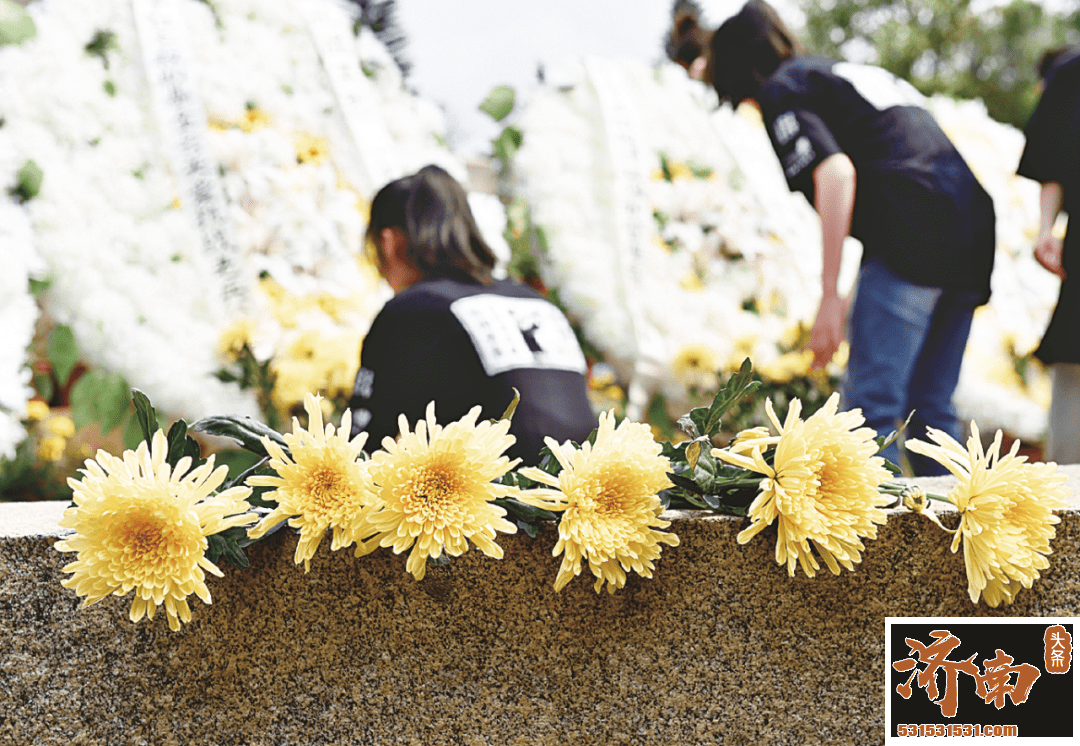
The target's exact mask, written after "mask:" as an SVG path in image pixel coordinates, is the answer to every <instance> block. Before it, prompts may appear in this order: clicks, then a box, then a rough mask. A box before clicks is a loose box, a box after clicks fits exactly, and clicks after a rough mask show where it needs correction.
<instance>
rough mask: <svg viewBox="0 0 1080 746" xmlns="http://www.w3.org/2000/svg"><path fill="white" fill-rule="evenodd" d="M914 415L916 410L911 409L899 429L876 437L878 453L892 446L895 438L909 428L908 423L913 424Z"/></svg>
mask: <svg viewBox="0 0 1080 746" xmlns="http://www.w3.org/2000/svg"><path fill="white" fill-rule="evenodd" d="M914 416H915V410H914V409H913V410H911V412H910V413H909V414H908V416H907V419H906V420H904V421H903V422H902V423H901V424H900V427H898V428H897V429H895V430H893V431H892V432H891V433H889V434H888V435H886V436H883V437H879V438H874V442H875V443H877V446H878V449H877V452H878V453H881V452H882V451H884V450H885V449H886V448H888V447H889V446H890V445H891V444H892V442H893V441H894V440H896V439H897V438H899V437H900V433H902V432H904V431H905V430H907V428H908V425H910V424H911V418H912V417H914ZM893 466H896V465H895V464H893ZM896 468H899V467H896ZM897 473H899V472H897Z"/></svg>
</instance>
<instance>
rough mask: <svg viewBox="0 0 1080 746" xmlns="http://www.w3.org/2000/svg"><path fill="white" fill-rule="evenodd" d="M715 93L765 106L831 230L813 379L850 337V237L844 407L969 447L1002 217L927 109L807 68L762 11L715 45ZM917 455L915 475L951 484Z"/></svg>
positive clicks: (792, 172) (897, 87) (818, 66)
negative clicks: (858, 256)
mask: <svg viewBox="0 0 1080 746" xmlns="http://www.w3.org/2000/svg"><path fill="white" fill-rule="evenodd" d="M705 80H706V81H708V82H709V83H711V84H712V86H713V87H714V88H715V89H716V92H717V93H718V94H719V96H720V100H721V101H722V102H724V101H726V102H729V103H731V104H732V105H738V104H739V103H740V102H742V101H754V102H756V103H757V104H758V106H759V107H760V109H761V114H762V117H763V119H764V122H765V126H766V128H767V130H768V134H769V138H770V140H771V141H772V145H773V149H774V151H775V152H776V155H777V157H778V158H779V159H780V163H781V165H782V167H783V170H784V174H785V176H786V177H787V182H788V186H789V187H790V188H791V189H792V190H793V191H798V192H801V193H802V194H804V195H805V196H806V198H807V199H808V200H809V201H810V203H811V204H812V205H814V207H815V209H816V210H817V213H818V215H819V216H820V218H821V238H822V249H823V269H822V298H821V304H820V306H819V308H818V312H817V317H816V318H815V320H814V325H813V328H812V330H811V337H810V345H809V346H810V349H811V350H812V351H813V353H814V365H815V367H822V366H824V365H825V364H826V363H827V362H828V361H829V360H831V359H832V356H833V353H835V352H836V350H837V348H838V346H839V345H840V342H841V341H842V340H843V338H844V336H845V325H844V318H845V312H846V310H847V308H846V307H847V303H846V300H845V299H843V298H841V297H840V295H839V294H838V292H837V276H838V273H839V269H840V258H841V253H842V250H843V242H844V238H845V237H846V236H848V235H849V234H850V235H852V236H854V237H855V238H858V239H859V240H861V241H862V244H863V257H862V266H861V269H860V272H859V279H858V284H857V288H856V294H855V300H854V305H853V307H852V309H851V314H850V320H849V324H850V326H849V329H848V334H849V337H850V358H849V362H848V368H847V372H846V374H845V379H844V382H843V384H842V386H841V397H842V401H843V406H844V407H845V408H848V409H854V408H860V409H862V411H863V414H864V416H865V417H866V421H867V424H868V425H869V426H870V427H872V428H874V429H875V430H877V431H878V433H879V434H882V435H884V434H887V433H888V432H890V431H891V430H892V429H894V428H895V427H896V425H897V424H898V423H899V422H901V421H902V420H904V419H905V418H906V417H907V415H908V413H909V412H911V411H912V410H914V412H915V414H914V417H913V419H912V421H911V427H910V428H909V430H908V433H907V435H908V437H920V438H921V437H923V435H924V433H925V429H926V427H928V426H929V427H935V428H937V429H939V430H944V431H946V432H948V433H949V434H951V435H952V436H953V437H956V438H958V439H961V440H962V436H961V432H960V428H959V426H958V423H957V420H956V414H955V410H954V408H953V404H952V395H953V392H954V390H955V389H956V385H957V382H958V380H959V376H960V361H961V358H962V357H963V353H964V347H965V344H966V342H967V338H968V333H969V331H970V328H971V319H972V314H973V312H974V310H975V308H976V307H977V306H979V305H981V304H983V303H985V302H986V301H987V300H989V298H990V272H991V269H992V267H993V262H994V206H993V202H992V201H991V199H990V196H989V195H988V194H987V193H986V190H984V189H983V188H982V186H981V185H980V184H979V183H978V181H976V179H975V176H974V175H973V174H972V172H971V170H970V169H969V168H968V166H967V164H966V163H964V160H963V158H961V156H960V154H959V153H958V152H957V150H956V148H955V147H954V146H953V144H952V143H951V142H950V141H949V139H948V138H947V137H946V136H945V134H944V133H943V132H942V131H941V128H940V127H938V125H937V124H936V123H935V121H934V119H933V117H932V116H931V115H930V113H929V112H928V111H927V110H926V109H925V108H924V107H923V105H922V103H923V98H922V96H921V95H920V94H919V93H918V92H917V91H916V90H915V89H914V88H913V87H912V86H911V85H909V84H908V83H906V82H904V81H901V80H899V79H897V78H895V77H893V76H892V74H890V73H888V72H886V71H885V70H883V69H881V68H878V67H871V66H866V65H857V64H852V63H847V62H837V61H835V60H830V59H824V58H821V57H815V56H810V55H808V54H806V52H805V50H804V48H803V46H802V44H801V43H800V41H799V39H798V38H797V37H796V36H795V35H794V34H793V33H792V32H791V31H790V30H789V29H788V28H787V27H786V26H785V25H784V23H783V22H782V21H781V20H780V18H779V16H778V15H777V14H776V12H775V11H774V10H773V8H772V7H770V6H769V5H768V4H766V3H764V2H761V1H760V0H751V1H750V2H748V3H746V5H744V6H743V8H742V9H741V10H740V11H739V12H738V13H737V14H736V15H735V16H733V17H732V18H730V19H728V20H727V21H725V22H724V23H723V24H722V25H721V26H720V28H718V29H717V30H716V32H715V33H714V34H713V36H712V38H711V39H710V41H709V53H708V60H707V63H706V71H705ZM884 455H885V456H886V457H887V458H889V459H890V460H892V461H894V462H895V461H898V459H899V455H900V454H899V451H898V449H897V447H896V445H895V444H893V446H891V447H890V448H889V449H888V450H887V451H886V452H885V453H884ZM909 455H910V460H911V464H912V467H913V469H914V470H915V473H916V474H940V473H944V469H943V467H941V466H939V465H938V464H936V463H935V462H933V461H931V460H930V459H927V458H925V457H921V456H918V455H917V454H909Z"/></svg>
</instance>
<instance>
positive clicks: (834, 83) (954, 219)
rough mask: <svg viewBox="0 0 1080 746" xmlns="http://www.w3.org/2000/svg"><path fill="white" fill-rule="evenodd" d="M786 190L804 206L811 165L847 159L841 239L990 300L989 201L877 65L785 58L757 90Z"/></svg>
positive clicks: (914, 273) (926, 281)
mask: <svg viewBox="0 0 1080 746" xmlns="http://www.w3.org/2000/svg"><path fill="white" fill-rule="evenodd" d="M758 103H759V105H760V106H761V111H762V116H763V117H764V120H765V124H766V127H767V129H768V132H769V138H770V140H771V141H772V145H773V149H774V150H775V151H776V154H777V156H778V157H779V159H780V163H781V165H782V166H783V168H784V174H785V176H786V177H787V181H788V186H789V187H790V188H791V189H792V190H793V191H799V192H802V193H803V194H804V195H806V198H807V199H808V200H810V203H811V204H813V203H814V182H813V172H814V169H815V168H816V167H817V166H818V164H820V163H821V162H822V161H823V160H825V159H826V158H828V157H829V156H831V155H835V154H837V153H845V154H846V155H847V156H848V157H849V158H850V159H851V161H852V163H854V164H855V170H856V185H855V209H854V213H853V215H852V225H851V235H853V236H854V237H855V238H858V239H859V240H860V241H862V243H863V251H864V254H863V255H864V259H865V258H869V257H875V258H878V259H880V260H881V261H883V262H884V263H885V264H886V266H888V267H889V268H890V269H892V270H893V271H894V272H896V273H897V274H898V275H900V276H901V277H903V278H905V279H907V280H909V281H911V282H914V283H917V284H920V285H929V286H934V287H942V288H948V289H951V290H960V291H970V292H973V293H975V294H976V295H977V296H978V297H979V299H980V300H981V302H985V301H986V300H987V299H989V297H990V271H991V269H992V268H993V262H994V206H993V202H992V200H991V199H990V196H989V195H988V194H987V193H986V190H984V189H983V188H982V186H981V185H980V184H979V182H978V181H977V180H976V179H975V176H974V174H972V173H971V169H969V168H968V166H967V164H966V163H964V160H963V158H962V157H961V156H960V153H959V152H957V150H956V148H955V147H954V146H953V144H952V143H951V142H950V141H949V138H948V137H946V136H945V133H944V132H942V131H941V128H940V127H939V126H938V125H937V123H936V122H935V121H934V119H933V117H932V116H931V115H930V113H929V112H928V111H927V110H926V109H925V108H923V107H922V96H921V95H920V94H919V93H918V92H917V91H916V90H915V89H914V88H913V87H912V86H911V85H910V84H908V83H906V82H904V81H901V80H899V79H898V78H896V77H894V76H893V75H892V74H891V73H889V72H887V71H885V70H883V69H881V68H877V67H870V66H867V65H857V64H853V63H848V62H836V61H834V60H828V59H823V58H820V57H810V56H798V57H793V58H790V59H787V60H785V61H783V62H782V63H781V64H780V67H778V68H777V69H776V71H775V72H774V73H773V74H772V75H771V76H769V78H768V80H766V81H765V83H764V84H763V86H762V89H761V92H760V94H759V96H758Z"/></svg>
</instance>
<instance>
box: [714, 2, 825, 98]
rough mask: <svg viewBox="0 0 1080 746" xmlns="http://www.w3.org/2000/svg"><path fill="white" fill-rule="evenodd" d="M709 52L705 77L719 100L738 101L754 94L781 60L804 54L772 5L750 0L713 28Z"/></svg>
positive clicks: (754, 95)
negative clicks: (717, 26)
mask: <svg viewBox="0 0 1080 746" xmlns="http://www.w3.org/2000/svg"><path fill="white" fill-rule="evenodd" d="M709 52H710V54H709V60H708V65H707V66H706V68H705V79H706V80H708V81H709V82H711V83H712V86H713V88H715V89H716V93H717V95H719V96H720V101H721V102H723V101H729V102H731V103H732V104H734V105H738V104H739V103H740V102H741V101H743V100H745V99H748V98H754V97H756V96H757V94H758V91H759V90H760V88H761V84H762V83H764V82H765V80H766V78H768V77H769V76H770V75H772V74H773V72H775V71H776V68H777V67H779V66H780V63H781V62H782V61H784V60H786V59H788V58H789V57H794V56H796V55H800V54H805V53H806V48H805V47H803V45H802V42H801V41H799V37H797V36H796V35H795V34H794V33H793V32H792V31H791V29H789V28H788V27H787V26H786V25H785V24H784V22H783V21H781V20H780V16H779V15H777V13H776V11H775V10H773V8H772V6H770V5H769V4H768V3H765V2H763V1H762V0H750V1H749V2H748V3H746V5H744V6H743V7H742V10H740V11H739V12H738V13H736V14H735V15H734V16H732V17H731V18H729V19H727V20H726V21H724V23H722V24H721V25H720V28H718V29H717V30H716V33H715V34H713V37H712V41H711V42H710V44H709Z"/></svg>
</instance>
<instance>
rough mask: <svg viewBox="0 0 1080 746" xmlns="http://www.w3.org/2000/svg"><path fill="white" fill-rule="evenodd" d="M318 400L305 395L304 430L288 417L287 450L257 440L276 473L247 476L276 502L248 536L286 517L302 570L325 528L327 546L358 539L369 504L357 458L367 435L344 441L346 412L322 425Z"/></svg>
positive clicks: (367, 483) (363, 464)
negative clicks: (296, 535)
mask: <svg viewBox="0 0 1080 746" xmlns="http://www.w3.org/2000/svg"><path fill="white" fill-rule="evenodd" d="M321 399H322V397H319V396H315V395H312V394H310V393H309V394H307V396H306V397H305V398H304V409H305V410H306V411H307V415H308V427H307V429H306V430H305V429H304V428H302V427H300V422H299V421H298V420H297V419H296V418H295V417H294V418H293V431H292V432H291V433H286V434H285V435H284V439H285V444H286V445H287V446H288V447H289V453H286V452H285V451H284V450H283V449H282V448H281V447H280V446H279V445H278V444H276V443H274V442H273V441H272V440H270V439H269V438H267V437H263V438H262V444H263V447H265V448H266V451H267V453H269V454H270V467H271V468H272V469H273V470H274V471H275V472H277V476H269V475H266V476H253V477H250V478H248V480H247V483H248V484H249V485H251V486H252V487H274V488H275V489H274V490H273V491H272V492H267V493H266V494H265V495H263V499H264V500H272V501H274V502H276V503H277V504H278V506H277V507H276V508H274V510H273V511H272V512H270V513H269V514H268V515H266V516H265V517H264V518H263V519H262V520H261V521H260V522H259V525H257V526H255V527H254V528H252V529H250V530H249V531H248V535H249V536H250V537H251V538H253V539H258V538H261V537H262V536H264V535H266V533H267V532H268V531H269V530H270V529H272V528H273V527H274V526H276V525H278V524H279V523H281V522H282V521H284V520H285V519H288V520H289V525H290V526H291V527H293V528H295V529H298V530H299V531H300V540H299V542H298V543H297V545H296V556H295V560H296V564H298V565H299V564H300V563H301V562H303V563H304V571H305V572H307V571H309V570H310V569H311V558H312V557H314V556H315V551H316V550H317V549H318V548H319V544H320V543H321V542H322V539H323V535H324V534H325V533H326V531H327V529H333V538H332V540H331V544H330V549H331V550H337V549H341V548H342V547H347V546H350V545H351V544H353V543H354V542H356V541H359V540H360V539H361V538H362V536H361V535H360V534H359V532H360V531H362V527H363V525H364V519H365V518H366V517H367V515H368V514H369V513H370V512H371V511H372V503H373V502H374V496H373V494H372V485H371V478H370V477H369V476H368V462H367V461H363V460H361V451H362V450H363V448H364V444H365V443H366V442H367V433H360V434H359V435H357V436H356V437H355V438H353V439H352V440H349V430H350V428H351V426H352V413H351V412H350V411H349V410H346V411H345V414H344V415H342V417H341V427H340V428H338V429H335V428H334V426H333V425H332V424H330V423H327V424H325V425H324V424H323V413H322V406H321V403H320V400H321Z"/></svg>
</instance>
